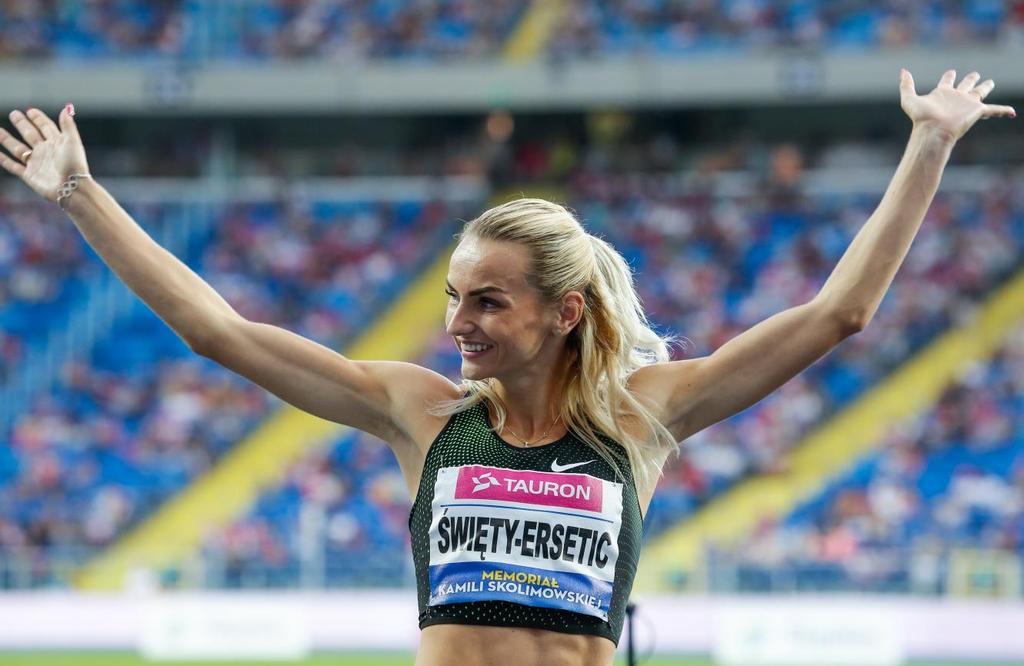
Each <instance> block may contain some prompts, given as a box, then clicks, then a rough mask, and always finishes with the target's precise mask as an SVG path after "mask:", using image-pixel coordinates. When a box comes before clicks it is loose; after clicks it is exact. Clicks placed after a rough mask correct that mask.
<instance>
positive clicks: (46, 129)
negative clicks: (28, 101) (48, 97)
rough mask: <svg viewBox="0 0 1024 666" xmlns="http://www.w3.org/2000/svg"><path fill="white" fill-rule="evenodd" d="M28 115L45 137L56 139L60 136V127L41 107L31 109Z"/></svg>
mask: <svg viewBox="0 0 1024 666" xmlns="http://www.w3.org/2000/svg"><path fill="white" fill-rule="evenodd" d="M27 115H28V119H29V120H31V121H32V123H33V124H34V125H35V126H36V129H38V130H39V132H40V133H41V134H42V135H43V138H44V139H55V138H57V137H58V136H60V129H58V127H57V124H56V123H55V122H53V121H52V120H50V117H49V116H48V115H46V114H45V113H43V112H42V111H40V110H39V109H29V110H28V114H27Z"/></svg>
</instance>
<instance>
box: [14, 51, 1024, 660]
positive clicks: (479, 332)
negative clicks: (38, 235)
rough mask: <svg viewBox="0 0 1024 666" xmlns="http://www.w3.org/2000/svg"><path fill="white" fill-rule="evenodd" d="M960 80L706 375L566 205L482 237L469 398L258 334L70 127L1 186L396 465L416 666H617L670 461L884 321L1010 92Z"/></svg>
mask: <svg viewBox="0 0 1024 666" xmlns="http://www.w3.org/2000/svg"><path fill="white" fill-rule="evenodd" d="M955 78H956V73H955V72H954V71H947V72H946V73H945V74H944V75H943V76H942V79H941V80H940V81H939V84H938V86H937V87H936V88H935V89H934V90H932V91H931V92H930V93H928V94H927V95H923V96H919V95H918V94H917V93H916V92H915V90H914V81H913V79H912V77H911V75H910V73H909V72H906V71H903V72H901V74H900V97H901V104H902V107H903V110H904V111H905V112H906V113H907V115H908V116H909V117H910V119H911V120H912V121H913V129H912V130H911V133H910V139H909V143H908V145H907V148H906V152H905V153H904V155H903V158H902V160H901V161H900V164H899V166H898V168H897V169H896V174H895V176H894V177H893V179H892V182H891V183H890V184H889V187H888V189H887V190H886V192H885V195H884V197H883V198H882V201H881V203H880V204H879V206H878V208H877V210H875V212H874V213H873V214H872V215H871V217H870V218H869V219H868V220H867V222H866V224H865V225H864V226H863V228H862V229H861V230H860V232H859V233H858V234H857V236H856V237H855V238H854V240H853V242H852V243H851V245H850V247H849V249H848V250H847V251H846V252H845V254H844V255H843V257H842V258H841V259H840V261H839V263H838V265H837V266H836V267H835V269H834V270H833V272H832V274H831V275H830V276H829V278H828V280H827V281H826V282H825V284H824V286H823V287H822V288H821V290H820V292H819V293H818V294H817V295H816V296H815V297H814V299H812V300H811V301H810V302H808V303H805V304H803V305H799V306H796V307H794V308H791V309H788V310H786V311H784V312H781V313H779V314H776V315H775V316H773V317H770V318H769V319H767V320H765V321H763V322H761V323H759V324H757V325H756V326H754V327H753V328H751V329H750V330H748V331H746V332H744V333H742V334H741V335H739V336H737V337H736V338H735V339H733V340H731V341H729V342H728V343H727V344H725V345H723V346H722V347H721V348H720V349H718V350H717V351H715V352H714V353H713V354H711V355H710V356H708V357H705V358H696V359H690V360H684V361H675V362H669V361H668V355H667V353H666V346H665V342H664V340H662V339H660V338H659V337H658V336H657V335H655V334H654V333H653V332H652V331H651V329H650V327H649V326H648V325H647V323H646V319H645V317H644V315H643V311H642V310H641V307H640V303H639V301H638V299H637V295H636V292H635V291H634V287H633V284H632V279H631V275H630V272H629V269H628V267H627V265H626V263H625V262H624V261H623V259H622V258H621V256H619V255H618V253H617V252H615V250H613V249H612V248H611V247H610V246H609V245H608V244H606V243H605V242H604V241H601V240H599V239H597V238H595V237H593V236H590V235H588V234H587V233H586V232H585V231H584V230H583V228H582V227H581V226H580V225H579V223H578V222H577V221H576V220H575V219H574V218H573V217H572V215H571V214H570V213H568V212H567V211H566V210H565V209H564V208H562V207H561V206H558V205H555V204H552V203H548V202H546V201H541V200H533V199H523V200H519V201H513V202H511V203H508V204H505V205H503V206H498V207H497V208H494V209H492V210H489V211H487V212H485V213H483V214H482V215H481V216H480V217H479V218H477V219H475V220H473V221H472V222H469V223H468V224H467V225H466V227H465V229H464V230H463V234H462V236H461V239H460V242H459V244H458V246H457V248H456V250H455V252H454V254H453V255H452V257H451V263H450V268H449V271H448V285H447V291H448V294H449V301H448V309H447V314H446V318H445V321H446V326H447V331H448V333H449V334H450V335H451V336H452V338H453V339H454V340H455V343H456V345H457V346H458V347H459V349H460V351H461V353H462V375H463V377H464V381H463V383H462V384H460V385H456V384H453V383H452V382H450V381H449V380H447V379H446V378H444V377H442V376H441V375H439V374H436V373H434V372H432V371H431V370H428V369H426V368H422V367H418V366H416V365H412V364H409V363H398V362H390V361H372V362H370V361H367V362H364V361H353V360H350V359H347V358H344V357H343V356H341V355H339V354H337V353H335V352H333V351H331V350H330V349H327V348H326V347H322V346H320V345H318V344H316V343H313V342H311V341H309V340H306V339H304V338H302V337H300V336H298V335H295V334H293V333H290V332H288V331H286V330H282V329H280V328H276V327H274V326H269V325H267V324H261V323H258V322H253V321H248V320H246V319H245V318H243V317H241V316H240V315H239V314H238V313H236V312H235V311H234V310H233V309H232V308H231V306H230V305H229V304H228V303H226V302H225V301H224V300H223V299H222V298H221V297H220V296H219V295H217V293H216V292H214V291H213V289H211V288H210V286H209V285H207V284H206V283H205V282H203V281H202V280H201V279H200V278H199V277H198V276H197V275H196V274H195V273H193V272H192V271H190V270H189V269H188V268H187V267H186V266H185V265H184V264H182V263H181V262H180V261H178V260H177V259H176V258H174V257H173V256H172V255H171V254H169V253H168V252H167V251H165V250H164V249H163V248H161V247H160V246H158V245H157V244H156V243H155V242H154V241H153V240H152V239H151V238H150V237H149V236H147V235H146V233H145V232H144V231H143V230H142V229H141V228H140V227H139V226H138V225H137V224H136V223H135V222H134V221H133V220H132V219H131V218H130V217H129V216H128V215H127V214H126V213H125V212H124V210H122V208H121V207H120V206H119V205H118V204H117V202H116V201H115V200H114V199H113V198H111V196H110V195H109V194H108V193H107V192H106V190H104V189H103V187H101V186H100V184H99V183H97V182H96V181H95V180H93V179H92V178H91V177H90V176H89V168H88V164H87V163H86V157H85V150H84V148H83V146H82V142H81V139H80V138H79V134H78V130H77V128H76V126H75V121H74V117H73V116H74V108H73V107H72V106H71V105H68V106H67V107H65V109H64V110H62V111H61V113H60V115H59V118H58V122H59V125H58V124H55V123H54V122H53V121H52V120H50V118H48V117H47V116H46V114H44V113H43V112H42V111H39V110H37V109H29V110H28V112H27V113H22V112H21V111H13V112H12V113H11V115H10V119H11V121H12V122H13V123H14V126H15V127H16V128H17V130H18V132H19V133H20V135H21V139H20V140H19V139H18V138H16V137H14V136H12V135H11V134H9V133H7V132H6V131H3V130H0V143H2V145H3V146H4V148H5V149H6V150H7V152H8V153H10V157H8V156H6V155H4V156H3V159H2V163H0V164H2V166H3V168H4V169H6V170H7V171H9V172H10V173H12V174H14V175H16V176H18V177H20V178H21V179H22V180H23V181H25V183H26V184H28V186H29V187H31V188H32V189H33V190H35V191H36V192H38V193H39V194H40V195H42V196H43V197H45V198H47V199H49V200H50V201H54V202H57V203H58V204H60V206H61V207H62V208H63V209H64V210H65V211H66V212H67V214H68V215H69V216H70V217H71V219H72V220H73V221H74V223H75V225H76V226H77V227H78V229H79V231H80V232H81V233H82V235H83V236H85V238H86V240H87V241H88V242H89V244H90V245H91V246H92V247H93V248H94V249H95V250H96V252H97V253H98V254H99V255H100V256H101V257H102V258H103V260H104V261H105V262H106V263H107V265H108V266H110V268H111V269H112V270H113V271H114V272H115V273H116V274H117V276H118V277H119V278H120V279H121V280H122V281H123V282H124V283H125V284H126V285H127V286H128V287H130V288H131V289H132V290H133V291H134V292H135V293H136V294H137V295H138V296H139V297H140V298H141V299H142V300H143V301H145V302H146V304H147V305H148V306H149V307H150V308H152V310H153V311H154V312H156V313H157V314H158V315H159V316H160V317H161V318H162V319H163V320H164V321H165V322H166V323H167V324H168V325H169V326H170V327H171V328H173V329H174V331H175V332H176V333H177V334H178V335H179V336H180V337H181V339H182V340H184V341H185V342H186V343H187V344H188V346H189V348H190V349H192V350H193V351H194V352H196V353H198V354H201V355H202V356H206V357H208V358H211V359H213V360H214V361H216V362H218V363H220V364H221V365H223V366H224V367H226V368H228V369H230V370H232V371H234V372H236V373H238V374H240V375H242V376H244V377H247V378H249V379H251V380H252V381H254V382H256V383H257V384H259V385H260V386H262V387H264V388H266V389H267V390H269V391H271V392H272V393H274V394H276V395H278V396H280V397H281V398H282V399H283V400H286V401H287V402H289V403H291V404H293V405H295V406H296V407H298V408H300V409H304V410H306V411H308V412H310V413H312V414H316V415H317V416H320V417H323V418H325V419H329V420H332V421H336V422H338V423H343V424H346V425H349V426H352V427H355V428H359V429H361V430H365V431H367V432H369V433H372V434H374V435H376V436H378V437H380V438H381V439H383V440H384V441H386V442H388V444H389V446H390V447H391V450H392V451H393V452H394V454H395V457H396V458H397V459H398V463H399V465H400V466H401V469H402V474H403V475H404V478H405V481H406V483H407V485H408V487H409V493H410V494H411V495H412V496H413V497H415V498H416V499H415V502H414V505H413V510H412V513H411V518H410V529H411V532H412V545H413V558H414V561H415V565H416V575H417V584H418V597H419V604H420V626H421V627H422V629H423V631H422V634H421V641H420V646H419V651H418V655H417V661H416V663H417V664H424V665H440V664H453V663H455V664H463V665H466V666H483V665H484V664H513V663H514V664H519V665H522V666H531V665H532V666H540V665H542V664H543V665H551V664H559V665H587V666H589V665H592V664H611V663H612V657H613V652H614V649H615V644H616V642H617V641H618V638H619V634H620V632H621V629H622V621H623V612H624V608H625V604H626V601H627V599H628V597H629V591H630V587H631V586H632V581H633V574H634V573H635V569H636V563H637V558H638V555H639V548H640V521H641V514H642V512H643V511H645V510H646V508H647V505H648V503H649V502H650V500H651V495H652V494H653V493H654V488H655V484H656V482H657V479H658V476H659V472H660V470H661V467H662V465H663V464H664V463H665V460H666V459H667V457H668V455H669V454H670V453H671V452H672V451H673V450H674V449H675V446H676V443H677V442H681V441H683V440H685V439H686V438H687V437H689V436H690V435H693V434H694V433H696V432H698V431H700V430H701V429H703V428H706V427H707V426H709V425H711V424H713V423H715V422H717V421H720V420H722V419H724V418H726V417H728V416H730V415H732V414H735V413H737V412H739V411H740V410H742V409H745V408H746V407H748V406H750V405H752V404H754V403H755V402H757V401H758V400H760V399H761V398H763V397H765V396H766V395H768V394H769V393H771V392H772V391H773V390H775V389H776V388H778V387H779V386H780V385H782V384H783V383H784V382H786V381H787V380H788V379H790V378H791V377H793V376H794V375H796V374H797V373H799V372H800V371H801V370H803V369H804V368H806V367H807V366H809V365H810V364H811V363H813V362H814V361H815V360H816V359H818V358H820V357H821V356H822V355H824V354H825V353H827V352H828V351H829V350H830V349H832V348H833V347H835V346H836V345H837V344H839V342H840V341H842V340H843V339H844V338H846V337H847V336H849V335H851V334H853V333H856V332H858V331H860V330H862V329H863V328H864V327H865V326H866V325H867V324H868V322H869V321H870V320H871V317H872V316H873V314H874V312H875V310H876V309H877V307H878V304H879V302H880V301H881V300H882V296H883V295H884V294H885V291H886V289H887V288H888V286H889V284H890V282H891V281H892V279H893V276H894V275H895V273H896V270H897V269H898V268H899V266H900V263H901V262H902V261H903V258H904V256H905V255H906V253H907V250H908V249H909V247H910V244H911V241H912V240H913V238H914V235H915V234H916V233H917V230H918V227H919V226H920V224H921V221H922V219H923V218H924V215H925V211H926V210H927V208H928V205H929V204H930V202H931V200H932V197H933V196H934V194H935V191H936V189H937V187H938V184H939V179H940V177H941V175H942V171H943V168H944V167H945V164H946V161H947V159H948V158H949V154H950V151H951V149H952V148H953V145H954V144H955V143H956V141H957V139H959V138H960V137H961V136H962V135H963V134H964V133H965V132H966V131H967V130H968V129H969V128H970V127H971V126H972V125H974V123H975V122H976V121H977V120H978V119H979V118H991V117H996V116H1011V117H1013V116H1015V115H1016V113H1015V112H1014V110H1013V109H1012V108H1011V107H1008V106H994V105H987V104H985V103H983V100H984V99H985V97H986V96H987V95H988V94H989V92H991V90H992V88H993V86H994V84H993V82H992V81H991V80H987V81H984V82H983V83H978V81H979V80H980V78H981V77H980V76H979V75H978V74H977V73H976V72H972V73H970V74H968V75H967V76H966V77H964V78H963V80H962V81H961V82H960V84H959V85H957V86H955V87H954V83H955Z"/></svg>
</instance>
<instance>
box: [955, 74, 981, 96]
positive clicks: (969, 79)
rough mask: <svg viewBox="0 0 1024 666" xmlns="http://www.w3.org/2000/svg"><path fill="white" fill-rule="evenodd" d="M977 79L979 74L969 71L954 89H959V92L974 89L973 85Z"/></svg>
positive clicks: (979, 76)
mask: <svg viewBox="0 0 1024 666" xmlns="http://www.w3.org/2000/svg"><path fill="white" fill-rule="evenodd" d="M979 80H981V74H978V73H977V72H971V73H970V74H968V75H967V76H965V77H964V78H963V80H962V81H961V82H960V85H958V86H957V87H956V89H957V90H959V91H960V92H965V93H968V92H971V91H972V90H973V89H974V85H975V84H976V83H977V82H978V81H979Z"/></svg>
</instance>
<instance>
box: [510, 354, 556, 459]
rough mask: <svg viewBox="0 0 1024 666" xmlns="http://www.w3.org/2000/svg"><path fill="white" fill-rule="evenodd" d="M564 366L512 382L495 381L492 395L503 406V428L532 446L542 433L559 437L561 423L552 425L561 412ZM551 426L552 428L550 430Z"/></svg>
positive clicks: (516, 378)
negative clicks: (494, 393)
mask: <svg viewBox="0 0 1024 666" xmlns="http://www.w3.org/2000/svg"><path fill="white" fill-rule="evenodd" d="M563 365H564V364H563V363H554V364H551V365H550V366H548V367H547V368H546V369H545V370H544V371H541V372H537V373H530V374H524V375H521V376H517V377H514V378H496V381H495V382H494V388H495V392H496V393H497V394H498V397H499V398H500V399H501V401H502V403H504V405H505V412H506V416H505V426H506V428H511V429H512V430H514V431H515V434H516V435H518V436H519V437H521V438H523V439H525V440H526V441H528V442H530V443H531V444H533V443H535V442H534V440H535V439H537V440H538V441H540V440H539V439H538V438H540V437H541V436H542V435H543V434H544V433H545V432H547V433H548V436H547V437H545V438H544V439H551V438H552V437H554V438H556V439H557V438H558V437H561V436H562V434H563V433H564V432H565V425H566V424H564V423H558V424H555V421H556V420H557V419H558V418H559V416H560V415H561V412H562V403H563V395H564V387H565V379H566V372H565V370H564V368H563ZM553 425H554V427H552V426H553Z"/></svg>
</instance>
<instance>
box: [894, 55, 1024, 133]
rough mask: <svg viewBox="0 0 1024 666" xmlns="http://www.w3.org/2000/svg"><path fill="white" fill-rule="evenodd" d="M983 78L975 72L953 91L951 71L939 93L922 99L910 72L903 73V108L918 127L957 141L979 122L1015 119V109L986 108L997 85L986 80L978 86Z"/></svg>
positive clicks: (989, 105)
mask: <svg viewBox="0 0 1024 666" xmlns="http://www.w3.org/2000/svg"><path fill="white" fill-rule="evenodd" d="M980 79H981V75H980V74H978V73H977V72H971V73H970V74H968V75H967V76H965V77H964V78H963V80H962V81H961V82H960V85H958V86H956V87H955V88H954V87H953V82H954V81H956V70H952V69H950V70H948V71H947V72H946V73H945V74H943V75H942V79H941V80H939V85H938V86H936V87H935V90H933V91H931V92H930V93H928V94H927V95H923V96H922V95H918V94H917V92H916V91H915V90H914V77H913V76H911V75H910V72H908V71H907V70H905V69H904V70H901V71H900V106H902V107H903V110H904V111H905V112H906V114H907V115H908V116H910V119H911V120H912V121H913V122H914V126H915V127H918V126H921V127H928V128H931V129H935V130H938V131H940V132H943V133H945V134H948V135H949V137H950V138H952V139H953V140H954V141H955V140H956V139H959V138H960V137H962V136H963V135H964V134H966V133H967V130H969V129H971V126H972V125H974V123H976V122H978V119H979V118H997V117H1009V118H1015V117H1016V116H1017V112H1016V111H1014V110H1013V107H1012V106H1000V105H998V104H985V103H984V100H985V97H986V96H988V94H989V93H990V92H992V88H994V87H995V85H996V84H995V83H994V82H993V81H992V79H986V80H985V81H984V82H982V83H978V81H979V80H980Z"/></svg>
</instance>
